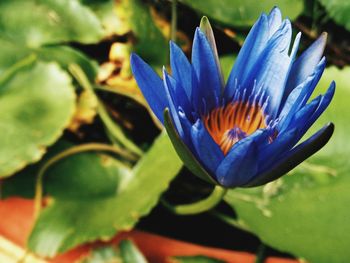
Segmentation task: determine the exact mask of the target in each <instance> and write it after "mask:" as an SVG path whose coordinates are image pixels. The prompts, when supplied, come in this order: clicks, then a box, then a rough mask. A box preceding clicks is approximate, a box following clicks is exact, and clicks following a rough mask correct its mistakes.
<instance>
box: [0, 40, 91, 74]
mask: <svg viewBox="0 0 350 263" xmlns="http://www.w3.org/2000/svg"><path fill="white" fill-rule="evenodd" d="M0 46H1V48H2V52H1V53H0V74H1V73H2V72H4V71H5V70H6V69H7V68H8V67H11V66H13V65H14V64H15V63H17V62H18V61H20V60H22V59H24V58H26V57H28V56H29V55H32V54H34V55H36V56H37V57H38V59H40V60H42V61H46V62H57V63H59V64H60V65H61V66H62V67H63V68H64V69H66V70H67V69H68V66H69V65H70V64H78V65H79V66H80V67H81V68H82V69H83V70H84V72H85V73H86V74H87V75H88V76H89V78H90V79H91V80H93V79H95V77H96V75H97V63H96V62H95V61H93V60H91V59H89V58H88V57H87V56H85V55H84V54H83V53H81V52H80V51H78V50H76V49H74V48H71V47H68V46H59V45H51V46H44V47H39V48H29V47H26V46H22V45H20V44H19V43H17V42H13V41H11V40H8V39H5V38H1V37H0Z"/></svg>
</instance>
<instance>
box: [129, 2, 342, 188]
mask: <svg viewBox="0 0 350 263" xmlns="http://www.w3.org/2000/svg"><path fill="white" fill-rule="evenodd" d="M281 17H282V16H281V12H280V10H279V9H278V8H276V7H275V8H273V9H272V11H271V12H270V14H269V15H266V14H262V15H261V16H260V18H259V19H258V20H257V21H256V23H255V24H254V26H253V27H252V29H251V30H250V32H249V35H248V36H247V38H246V40H245V42H244V45H243V47H242V49H241V50H240V52H239V54H238V57H237V59H236V61H235V64H234V66H233V68H232V71H231V73H230V75H229V78H228V80H227V83H226V84H224V81H223V77H222V73H221V68H220V63H219V60H218V55H217V50H216V46H215V40H214V36H213V32H212V29H211V27H210V24H209V22H208V20H207V19H206V18H204V19H203V20H202V23H201V27H200V28H197V29H196V32H195V36H194V41H193V47H192V58H191V61H192V63H190V62H189V61H188V59H187V58H186V56H185V55H184V53H183V52H182V50H181V49H180V48H179V47H178V46H177V45H176V44H175V43H173V42H171V43H170V57H171V72H172V74H171V75H169V74H168V73H167V72H166V70H165V69H163V79H161V78H160V77H159V76H158V75H157V74H156V73H155V72H154V71H153V70H152V68H151V67H150V66H149V65H147V64H146V63H145V62H144V61H143V60H142V59H141V58H140V57H139V56H137V55H136V54H132V56H131V66H132V71H133V74H134V76H135V79H136V81H137V83H138V85H139V87H140V89H141V91H142V93H143V95H144V97H145V98H146V100H147V101H148V103H149V105H150V107H151V109H152V110H153V112H154V114H155V115H156V116H157V117H158V119H159V120H160V121H161V122H162V123H164V125H165V127H166V129H167V132H168V134H169V136H170V138H171V140H172V142H173V145H174V147H175V149H176V150H177V152H178V153H179V156H180V158H181V159H182V160H183V161H184V163H185V165H186V166H187V167H188V168H189V169H190V170H191V171H192V172H193V173H195V174H196V175H198V176H200V177H201V178H203V179H205V180H207V181H210V182H213V183H216V184H218V185H221V186H223V187H251V186H257V185H262V184H265V183H267V182H270V181H272V180H274V179H277V178H278V177H280V176H282V175H283V174H285V173H286V172H288V171H289V170H291V169H293V168H294V167H295V166H296V165H298V164H299V163H301V162H302V161H304V160H305V159H306V158H308V157H309V156H311V155H312V154H314V153H315V152H316V151H318V150H319V149H321V148H322V147H323V146H324V145H325V144H326V143H327V142H328V140H329V138H330V137H331V135H332V133H333V129H334V126H333V124H332V123H329V124H327V125H326V126H325V127H323V128H322V129H321V130H320V131H318V132H317V133H315V134H314V135H313V136H311V137H310V138H309V139H307V140H306V141H304V142H303V143H301V144H299V145H297V146H296V144H297V143H298V141H299V140H300V139H301V138H302V137H303V135H304V134H305V133H306V131H307V130H308V129H309V128H310V126H311V125H312V124H313V123H314V122H315V121H316V120H317V118H318V117H319V116H320V115H321V114H322V112H323V111H324V110H325V109H326V108H327V106H328V105H329V103H330V101H331V100H332V97H333V94H334V91H335V83H334V82H332V83H331V84H330V87H329V88H328V90H327V92H326V93H325V94H324V95H319V96H318V97H316V98H314V99H312V100H311V101H309V98H310V96H311V94H312V93H313V91H314V89H315V87H316V85H317V83H318V81H319V79H320V78H321V75H322V73H323V71H324V69H325V65H326V60H325V58H324V57H322V54H323V51H324V48H325V45H326V37H327V35H326V33H323V34H322V35H321V36H320V37H319V38H318V39H317V40H316V41H315V42H314V43H313V44H312V45H311V46H310V47H309V48H308V49H307V50H306V51H304V52H303V53H302V54H301V55H300V56H298V57H297V56H296V54H297V50H298V45H299V41H300V37H301V34H300V33H299V34H297V36H296V37H295V39H294V41H293V44H291V40H292V28H291V23H290V21H289V20H288V19H285V20H283V21H282V18H281Z"/></svg>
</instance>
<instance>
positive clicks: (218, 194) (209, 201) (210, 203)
mask: <svg viewBox="0 0 350 263" xmlns="http://www.w3.org/2000/svg"><path fill="white" fill-rule="evenodd" d="M226 192H227V189H225V188H222V187H221V186H215V188H214V190H213V192H212V193H211V194H210V195H209V196H208V197H207V198H206V199H203V200H200V201H198V202H195V203H192V204H185V205H177V206H173V205H171V204H169V203H168V202H167V201H165V200H164V199H162V200H161V202H162V204H163V205H164V206H165V207H166V208H168V209H169V210H170V211H172V212H173V213H175V214H177V215H195V214H199V213H203V212H206V211H208V210H210V209H212V208H214V207H215V206H216V205H218V204H219V203H220V201H221V200H222V198H223V197H224V196H225V194H226Z"/></svg>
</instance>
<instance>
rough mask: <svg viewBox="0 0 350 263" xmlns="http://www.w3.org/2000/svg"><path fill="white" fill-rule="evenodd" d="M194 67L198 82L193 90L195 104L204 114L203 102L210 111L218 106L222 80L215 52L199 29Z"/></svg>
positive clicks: (195, 45)
mask: <svg viewBox="0 0 350 263" xmlns="http://www.w3.org/2000/svg"><path fill="white" fill-rule="evenodd" d="M192 65H193V69H194V72H195V75H196V79H197V82H198V84H197V87H196V88H194V89H193V90H192V96H193V103H194V107H195V108H196V109H197V111H198V112H200V113H203V112H202V111H203V108H202V107H203V101H205V103H206V107H207V109H209V110H210V109H212V108H213V107H215V106H216V104H217V98H218V97H219V96H220V93H221V80H220V75H219V72H218V67H217V65H216V62H215V57H214V54H213V51H212V49H211V47H210V45H209V43H208V40H207V38H206V36H205V35H204V34H203V32H202V31H201V30H200V29H199V28H197V30H196V33H195V36H194V41H193V47H192Z"/></svg>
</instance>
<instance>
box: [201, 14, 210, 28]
mask: <svg viewBox="0 0 350 263" xmlns="http://www.w3.org/2000/svg"><path fill="white" fill-rule="evenodd" d="M207 24H209V25H210V22H209V19H208V17H206V16H202V18H201V22H200V24H199V27H200V28H202V25H203V26H206V25H207Z"/></svg>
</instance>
